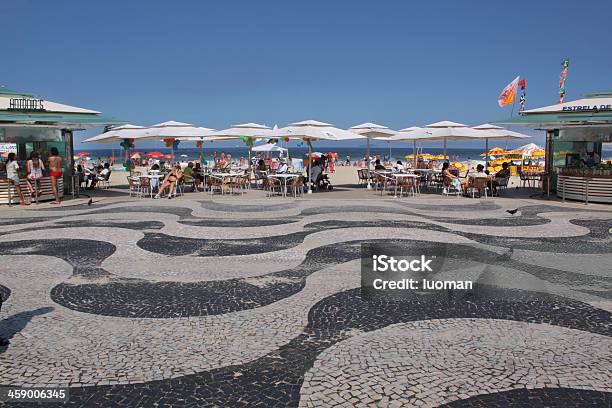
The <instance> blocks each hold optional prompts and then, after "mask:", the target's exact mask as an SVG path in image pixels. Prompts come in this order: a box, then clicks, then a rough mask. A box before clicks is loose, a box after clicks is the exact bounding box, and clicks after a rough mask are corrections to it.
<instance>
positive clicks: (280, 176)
mask: <svg viewBox="0 0 612 408" xmlns="http://www.w3.org/2000/svg"><path fill="white" fill-rule="evenodd" d="M268 177H273V178H278V179H282V180H283V197H287V180H288V179H290V178H297V177H300V174H299V173H297V174H296V173H280V174H270V175H269V176H268Z"/></svg>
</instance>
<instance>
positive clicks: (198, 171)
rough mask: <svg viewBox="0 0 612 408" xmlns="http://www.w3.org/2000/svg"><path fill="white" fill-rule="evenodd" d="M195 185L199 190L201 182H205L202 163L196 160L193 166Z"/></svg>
mask: <svg viewBox="0 0 612 408" xmlns="http://www.w3.org/2000/svg"><path fill="white" fill-rule="evenodd" d="M193 178H194V180H195V181H194V182H193V187H194V188H195V189H196V190H197V189H198V186H199V185H200V184H203V183H204V175H203V174H202V165H201V164H200V162H195V166H194V167H193Z"/></svg>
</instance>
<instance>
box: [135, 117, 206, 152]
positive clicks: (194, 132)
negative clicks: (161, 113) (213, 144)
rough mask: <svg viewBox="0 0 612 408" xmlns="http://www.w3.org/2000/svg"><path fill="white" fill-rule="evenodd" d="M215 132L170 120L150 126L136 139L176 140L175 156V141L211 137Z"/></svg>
mask: <svg viewBox="0 0 612 408" xmlns="http://www.w3.org/2000/svg"><path fill="white" fill-rule="evenodd" d="M213 132H214V131H213V129H209V128H205V127H197V126H193V125H192V124H189V123H184V122H177V121H174V120H170V121H167V122H162V123H158V124H155V125H152V126H149V127H148V128H147V129H145V130H144V132H143V133H142V134H140V135H138V136H136V137H135V138H134V139H135V140H150V139H174V140H172V154H173V155H174V141H175V140H179V141H181V140H185V139H187V138H191V137H206V136H210V135H211V134H212V133H213ZM177 143H180V142H177Z"/></svg>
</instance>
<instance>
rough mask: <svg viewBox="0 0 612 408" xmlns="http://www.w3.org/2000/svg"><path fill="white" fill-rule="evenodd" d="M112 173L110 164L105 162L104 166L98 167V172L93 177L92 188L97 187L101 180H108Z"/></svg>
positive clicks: (90, 186)
mask: <svg viewBox="0 0 612 408" xmlns="http://www.w3.org/2000/svg"><path fill="white" fill-rule="evenodd" d="M109 174H110V164H108V163H104V167H98V173H97V174H96V175H95V176H94V177H93V178H92V179H91V184H90V185H89V188H90V189H92V190H93V189H94V188H96V185H97V184H98V182H99V181H102V180H106V179H107V177H108V176H109Z"/></svg>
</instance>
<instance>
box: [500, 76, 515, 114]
mask: <svg viewBox="0 0 612 408" xmlns="http://www.w3.org/2000/svg"><path fill="white" fill-rule="evenodd" d="M519 78H520V75H519V76H517V77H516V78H514V80H513V81H512V82H510V83H509V84H508V85H506V87H505V88H504V90H503V91H502V93H501V94H500V95H499V97H498V98H497V103H498V104H499V107H500V108H503V107H504V106H508V105H510V104H512V103H514V101H515V100H516V88H518V83H519Z"/></svg>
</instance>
